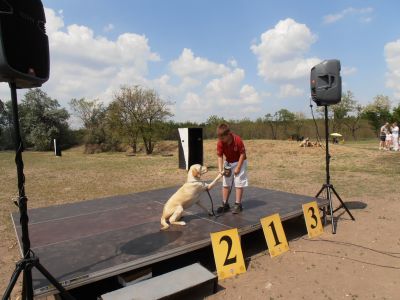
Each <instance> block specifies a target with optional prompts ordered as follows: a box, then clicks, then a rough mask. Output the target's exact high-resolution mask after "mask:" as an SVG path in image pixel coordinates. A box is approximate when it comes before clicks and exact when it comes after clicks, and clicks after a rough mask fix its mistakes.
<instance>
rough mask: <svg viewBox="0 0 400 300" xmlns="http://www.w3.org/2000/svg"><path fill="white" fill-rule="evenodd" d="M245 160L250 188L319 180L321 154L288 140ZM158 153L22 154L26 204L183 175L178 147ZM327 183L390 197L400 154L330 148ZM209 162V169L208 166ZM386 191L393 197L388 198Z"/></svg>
mask: <svg viewBox="0 0 400 300" xmlns="http://www.w3.org/2000/svg"><path fill="white" fill-rule="evenodd" d="M215 144H216V142H215V141H213V140H208V141H206V142H205V145H204V148H205V162H206V163H208V165H209V166H210V167H211V168H210V173H209V174H208V175H207V178H208V179H211V178H212V177H213V176H214V175H215V166H216V155H215V146H216V145H215ZM245 144H246V147H247V152H248V160H249V179H250V183H251V184H252V185H255V186H260V187H266V188H271V189H277V190H283V191H289V192H294V193H299V194H306V195H313V194H315V192H316V191H317V190H318V189H319V188H320V186H321V184H322V183H323V182H324V179H325V167H324V166H325V157H324V150H323V149H321V148H300V147H299V146H298V144H297V143H295V142H287V141H271V140H252V141H245ZM159 151H161V152H169V153H173V154H174V155H173V156H169V157H165V156H162V155H154V156H145V155H138V156H133V157H130V156H126V155H125V154H124V153H103V154H94V155H84V154H83V149H82V148H75V149H71V150H69V151H65V152H64V153H63V157H62V158H56V157H54V156H53V154H52V153H51V152H25V153H24V162H25V174H26V178H27V180H26V192H27V196H28V198H29V202H28V205H29V208H34V207H42V206H48V205H57V204H62V203H69V202H78V201H83V200H85V199H91V198H96V197H104V196H109V195H117V194H127V193H133V192H138V191H144V190H149V189H156V188H161V187H165V186H172V185H178V184H180V183H182V182H183V181H184V180H185V171H183V170H179V169H178V168H177V166H178V156H177V152H178V151H177V145H176V143H174V142H165V143H163V144H161V145H160V147H159ZM331 154H332V172H331V173H332V174H331V177H332V181H333V182H334V184H335V186H336V188H337V190H338V191H339V193H340V194H341V195H342V196H344V197H345V198H346V199H356V200H362V199H364V198H368V199H374V198H378V197H380V196H381V194H382V190H384V191H385V194H386V195H389V198H386V199H388V200H387V201H388V202H393V201H395V199H396V198H395V196H394V195H396V193H397V190H398V188H397V184H394V183H395V182H399V179H400V164H399V162H400V159H399V158H400V153H388V152H380V151H378V150H377V141H368V142H362V143H350V144H346V145H334V146H332V149H331ZM13 159H14V153H12V152H1V153H0V184H1V189H0V234H1V237H2V242H1V245H0V264H1V272H0V291H3V290H4V288H5V284H6V283H7V281H8V277H9V275H10V274H11V271H12V269H13V264H14V261H16V260H17V259H18V250H17V246H16V242H15V237H14V232H13V228H12V224H11V222H10V213H11V212H12V211H15V210H16V207H15V205H14V204H13V203H12V201H11V198H12V197H13V196H15V195H16V192H17V190H16V171H15V165H14V160H13ZM213 167H214V168H213ZM390 195H392V196H393V197H390Z"/></svg>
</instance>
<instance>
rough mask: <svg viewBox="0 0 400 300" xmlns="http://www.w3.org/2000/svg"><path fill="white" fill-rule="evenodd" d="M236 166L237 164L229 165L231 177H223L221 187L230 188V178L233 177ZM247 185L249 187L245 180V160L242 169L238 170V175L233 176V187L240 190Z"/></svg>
mask: <svg viewBox="0 0 400 300" xmlns="http://www.w3.org/2000/svg"><path fill="white" fill-rule="evenodd" d="M237 164H238V163H237V162H234V163H231V166H232V172H231V176H229V177H226V176H223V178H222V186H224V187H230V186H231V184H232V177H233V176H234V171H235V168H236V166H237ZM248 185H249V182H248V180H247V160H245V161H244V162H243V165H242V168H241V169H240V172H239V174H238V175H237V176H235V179H234V186H235V187H237V188H242V187H246V186H248Z"/></svg>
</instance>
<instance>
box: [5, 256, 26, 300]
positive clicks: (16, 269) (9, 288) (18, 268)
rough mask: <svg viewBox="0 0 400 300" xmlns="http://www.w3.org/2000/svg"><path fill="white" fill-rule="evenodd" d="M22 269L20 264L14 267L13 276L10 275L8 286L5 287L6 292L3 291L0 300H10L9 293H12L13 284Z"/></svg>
mask: <svg viewBox="0 0 400 300" xmlns="http://www.w3.org/2000/svg"><path fill="white" fill-rule="evenodd" d="M23 269H24V267H23V265H22V264H18V265H17V266H16V267H15V270H14V272H13V274H12V275H11V280H10V282H9V284H8V286H7V288H6V290H5V292H4V295H3V298H2V300H8V299H10V296H11V292H12V290H13V288H14V286H15V283H16V282H17V280H18V277H19V275H20V274H21V272H22V271H23Z"/></svg>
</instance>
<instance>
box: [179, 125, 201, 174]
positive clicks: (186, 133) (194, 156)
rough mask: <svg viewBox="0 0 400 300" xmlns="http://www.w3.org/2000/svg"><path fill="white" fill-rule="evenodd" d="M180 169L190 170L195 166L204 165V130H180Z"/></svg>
mask: <svg viewBox="0 0 400 300" xmlns="http://www.w3.org/2000/svg"><path fill="white" fill-rule="evenodd" d="M178 131H179V168H181V169H186V170H189V168H190V166H192V165H194V164H201V165H202V164H203V129H202V128H178Z"/></svg>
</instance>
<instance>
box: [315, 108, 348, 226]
mask: <svg viewBox="0 0 400 300" xmlns="http://www.w3.org/2000/svg"><path fill="white" fill-rule="evenodd" d="M324 109H325V111H324V112H325V159H326V183H324V184H323V185H322V187H321V189H320V190H319V192H318V193H317V195H316V196H315V197H316V198H318V197H319V196H320V195H321V194H322V192H323V191H325V192H326V199H328V201H329V204H328V205H329V206H328V209H329V213H330V216H331V224H332V233H333V234H335V233H336V227H335V220H334V219H335V218H334V213H335V212H337V211H338V210H339V209H342V208H344V209H345V210H346V212H347V213H348V214H349V216H350V218H351V219H352V220H353V221H355V219H354V217H353V215H352V214H351V212H350V210H349V209H348V208H347V206H346V204H345V203H344V202H343V200H342V198H340V196H339V194H338V193H337V192H336V190H335V188H334V187H333V184H331V176H330V171H329V164H330V160H331V156H330V154H329V124H328V106H327V105H324ZM332 193H333V194H334V195H335V196H336V198H337V199H338V200H339V202H340V206H339V207H337V208H336V209H333V197H332ZM326 215H327V212H326V209H325V208H324V220H325V223H326Z"/></svg>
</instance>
